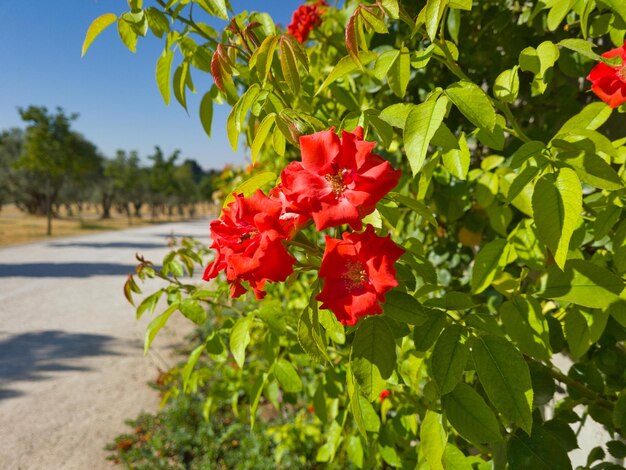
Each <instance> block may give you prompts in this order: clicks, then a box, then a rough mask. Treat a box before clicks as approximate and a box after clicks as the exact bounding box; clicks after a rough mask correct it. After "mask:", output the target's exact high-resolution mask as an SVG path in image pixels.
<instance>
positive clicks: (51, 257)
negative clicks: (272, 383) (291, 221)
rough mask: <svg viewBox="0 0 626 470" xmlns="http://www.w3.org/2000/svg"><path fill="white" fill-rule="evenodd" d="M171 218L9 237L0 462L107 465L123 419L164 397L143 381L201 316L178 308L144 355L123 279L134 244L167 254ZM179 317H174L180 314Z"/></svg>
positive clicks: (191, 227) (3, 284)
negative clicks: (192, 318) (65, 234)
mask: <svg viewBox="0 0 626 470" xmlns="http://www.w3.org/2000/svg"><path fill="white" fill-rule="evenodd" d="M171 234H174V235H176V236H182V235H190V236H194V237H195V238H197V239H200V240H206V235H207V234H208V222H207V221H202V222H190V223H173V224H165V225H158V226H150V227H142V228H137V229H129V230H123V231H116V232H106V233H101V234H97V235H91V236H82V237H72V238H63V239H54V240H50V241H45V242H39V243H33V244H29V245H22V246H13V247H8V248H2V249H0V468H2V469H5V468H6V469H23V470H31V469H45V470H48V469H55V470H56V469H89V470H97V469H101V468H103V469H110V468H112V467H113V465H112V464H111V463H109V462H107V461H106V460H105V456H106V452H105V451H104V450H103V447H104V445H105V444H106V443H108V442H110V441H111V440H112V438H113V437H114V436H115V435H116V434H118V433H120V432H122V431H126V430H127V428H126V427H125V425H124V420H125V419H128V418H131V417H135V416H136V415H137V414H138V413H139V412H140V411H142V410H144V411H154V410H156V409H158V401H159V399H158V396H157V394H156V393H155V392H154V391H153V390H151V389H150V388H149V387H147V386H146V382H147V381H150V380H154V379H155V378H156V376H157V373H158V368H161V369H167V368H168V366H170V365H172V363H173V362H174V359H173V358H172V357H171V353H172V349H173V347H174V345H175V344H176V343H177V341H180V339H181V338H182V337H183V336H184V334H186V333H187V332H190V331H191V329H192V327H191V325H190V324H189V322H188V321H186V320H185V319H180V318H178V317H172V319H171V320H170V322H169V323H168V327H167V328H166V329H165V330H162V331H161V333H160V334H159V336H157V338H156V340H155V342H154V343H153V346H152V351H151V352H150V353H149V354H148V355H147V356H144V355H143V352H142V347H143V336H144V332H145V327H146V325H147V323H148V322H149V320H150V318H147V317H146V318H142V320H141V321H139V322H137V321H135V317H134V311H133V308H132V307H131V306H130V305H129V304H128V303H127V302H126V300H125V299H124V296H123V293H122V286H123V283H124V281H125V278H126V276H127V275H128V273H129V272H132V271H133V270H134V261H135V258H134V255H135V253H142V254H144V255H145V257H146V258H147V259H149V260H152V261H155V262H160V261H161V259H162V257H163V255H164V254H165V253H166V252H167V246H166V243H167V239H168V236H170V235H171ZM176 320H177V321H176Z"/></svg>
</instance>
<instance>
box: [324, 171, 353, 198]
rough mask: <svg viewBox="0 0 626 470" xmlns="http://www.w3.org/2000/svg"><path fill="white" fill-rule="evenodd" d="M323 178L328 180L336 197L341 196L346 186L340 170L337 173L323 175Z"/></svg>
mask: <svg viewBox="0 0 626 470" xmlns="http://www.w3.org/2000/svg"><path fill="white" fill-rule="evenodd" d="M324 179H325V180H326V181H328V183H329V184H330V187H331V188H332V190H333V193H334V194H335V196H336V197H339V196H341V193H343V192H344V191H345V190H346V189H347V188H348V187H347V186H346V185H345V184H344V183H343V174H342V173H341V172H340V173H339V174H337V175H331V174H328V175H325V176H324Z"/></svg>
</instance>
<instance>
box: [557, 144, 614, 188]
mask: <svg viewBox="0 0 626 470" xmlns="http://www.w3.org/2000/svg"><path fill="white" fill-rule="evenodd" d="M559 156H561V157H563V161H564V162H566V163H567V164H568V165H569V166H571V167H572V168H573V169H574V171H576V174H577V175H578V177H579V178H580V179H581V180H582V181H583V182H585V183H587V184H588V185H590V186H594V187H596V188H600V189H608V190H609V191H616V190H618V189H622V188H623V187H624V183H623V182H622V179H621V178H620V177H619V175H618V174H617V172H616V171H615V170H614V169H613V168H612V167H611V165H610V164H608V163H607V162H606V161H605V160H604V159H603V158H602V157H600V156H599V155H597V154H596V153H595V151H586V152H583V153H577V154H576V155H575V156H574V157H573V158H570V157H566V156H565V155H563V154H561V155H559Z"/></svg>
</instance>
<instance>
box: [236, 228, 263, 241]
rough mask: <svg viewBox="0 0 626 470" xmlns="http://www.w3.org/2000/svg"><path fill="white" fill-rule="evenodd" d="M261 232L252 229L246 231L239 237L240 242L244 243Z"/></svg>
mask: <svg viewBox="0 0 626 470" xmlns="http://www.w3.org/2000/svg"><path fill="white" fill-rule="evenodd" d="M258 234H259V232H258V230H251V231H249V232H247V233H244V234H243V235H241V236H240V237H239V243H243V242H245V241H246V240H250V239H251V238H254V237H256V236H257V235H258Z"/></svg>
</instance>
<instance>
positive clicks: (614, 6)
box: [602, 0, 626, 22]
mask: <svg viewBox="0 0 626 470" xmlns="http://www.w3.org/2000/svg"><path fill="white" fill-rule="evenodd" d="M602 3H604V4H605V5H606V6H608V7H609V8H610V9H611V10H613V11H614V12H615V13H617V14H618V15H619V17H620V18H621V20H622V22H626V3H624V2H623V1H622V0H602Z"/></svg>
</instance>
